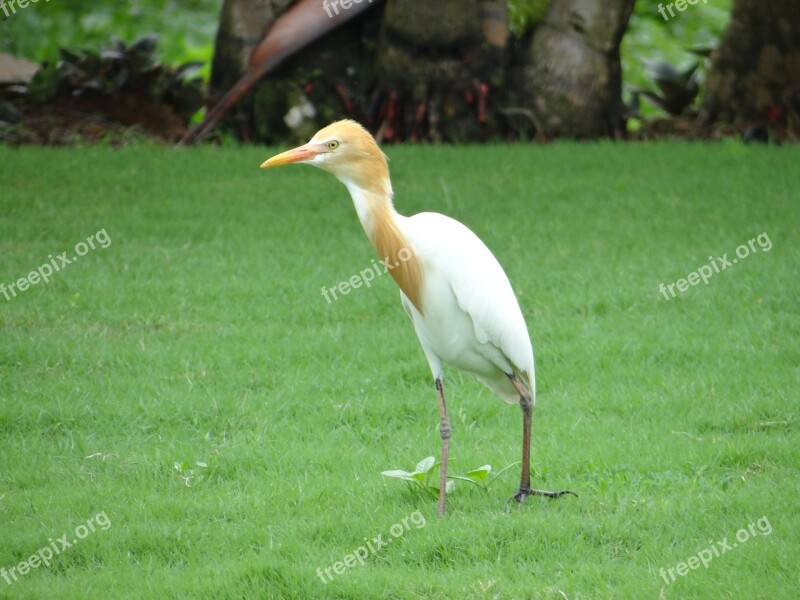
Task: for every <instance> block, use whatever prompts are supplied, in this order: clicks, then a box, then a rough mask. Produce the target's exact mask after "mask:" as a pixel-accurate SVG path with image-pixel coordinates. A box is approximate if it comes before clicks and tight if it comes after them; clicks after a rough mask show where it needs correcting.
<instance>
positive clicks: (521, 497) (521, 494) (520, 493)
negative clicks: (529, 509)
mask: <svg viewBox="0 0 800 600" xmlns="http://www.w3.org/2000/svg"><path fill="white" fill-rule="evenodd" d="M565 494H572V495H573V496H575V497H576V498H577V497H578V494H576V493H575V492H572V491H570V490H561V491H559V492H551V491H549V490H533V489H531V488H529V487H520V488H519V489H518V490H517V493H516V494H514V495H513V496H512V497H511V500H514V501H515V502H516V503H517V504H522V503H523V502H525V498H527V497H528V496H544V497H545V498H561V496H564V495H565Z"/></svg>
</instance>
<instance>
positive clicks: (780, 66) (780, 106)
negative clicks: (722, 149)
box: [701, 0, 800, 129]
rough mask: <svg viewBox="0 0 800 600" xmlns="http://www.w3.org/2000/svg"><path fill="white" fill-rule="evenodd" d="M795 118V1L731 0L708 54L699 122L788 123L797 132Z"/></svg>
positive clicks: (799, 4)
mask: <svg viewBox="0 0 800 600" xmlns="http://www.w3.org/2000/svg"><path fill="white" fill-rule="evenodd" d="M798 116H800V1H798V0H770V2H768V3H765V2H763V1H762V0H735V3H734V5H733V11H732V13H731V23H730V25H729V26H728V29H727V30H726V31H725V33H724V35H723V36H722V40H721V42H720V45H719V48H718V49H717V50H716V52H715V54H714V56H713V62H712V66H711V70H710V72H709V76H708V82H707V89H706V96H705V101H704V102H703V109H702V112H701V120H702V121H703V122H704V123H707V124H708V123H714V122H717V121H727V122H732V123H733V124H734V125H736V126H738V127H740V128H744V127H748V126H751V125H754V124H763V125H771V126H773V127H778V128H784V127H785V126H786V124H787V123H791V122H793V123H794V127H795V129H797V128H798V124H797V123H798ZM790 117H792V118H791V119H790Z"/></svg>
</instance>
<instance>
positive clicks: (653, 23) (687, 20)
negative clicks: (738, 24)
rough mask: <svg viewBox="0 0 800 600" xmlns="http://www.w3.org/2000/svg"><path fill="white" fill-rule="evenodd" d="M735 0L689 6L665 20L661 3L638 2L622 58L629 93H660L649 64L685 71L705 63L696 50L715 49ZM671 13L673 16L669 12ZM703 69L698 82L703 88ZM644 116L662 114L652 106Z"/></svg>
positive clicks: (645, 111) (624, 44)
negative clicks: (638, 89)
mask: <svg viewBox="0 0 800 600" xmlns="http://www.w3.org/2000/svg"><path fill="white" fill-rule="evenodd" d="M730 8H731V0H715V1H714V2H709V3H708V4H705V3H702V2H700V3H698V4H696V5H687V8H686V10H685V11H683V12H675V16H674V17H671V18H670V19H669V20H667V21H665V20H664V18H663V17H662V16H661V14H660V13H659V12H658V2H641V1H639V2H637V3H636V6H635V8H634V11H633V15H632V16H631V20H630V23H629V25H628V30H627V31H626V32H625V36H624V37H623V38H622V46H621V55H622V69H623V80H624V83H625V90H626V93H627V94H630V93H631V92H632V91H633V90H634V89H637V88H644V89H651V90H653V91H655V90H656V87H657V85H656V83H655V82H654V80H653V77H652V74H651V73H650V70H651V69H650V67H648V65H649V64H653V63H657V62H666V63H669V64H670V65H673V67H674V68H675V69H676V70H677V71H681V72H685V71H688V70H690V69H691V68H692V67H693V65H696V64H698V62H700V64H701V66H702V65H703V64H704V63H703V61H702V60H700V59H698V56H697V54H696V53H695V52H693V50H701V51H702V49H706V48H709V47H712V48H713V47H715V46H716V45H717V43H718V40H719V38H720V36H721V34H722V32H723V31H724V29H725V27H726V26H727V24H728V21H729V20H730ZM667 14H669V13H667ZM702 72H703V70H702V69H701V70H700V71H699V72H698V75H699V76H698V78H697V82H698V83H699V84H700V87H701V89H702V77H701V76H700V75H702ZM642 112H643V114H646V115H647V114H650V115H652V114H656V113H659V112H660V111H659V110H658V109H657V108H654V107H652V106H651V105H649V104H646V103H645V104H643V105H642Z"/></svg>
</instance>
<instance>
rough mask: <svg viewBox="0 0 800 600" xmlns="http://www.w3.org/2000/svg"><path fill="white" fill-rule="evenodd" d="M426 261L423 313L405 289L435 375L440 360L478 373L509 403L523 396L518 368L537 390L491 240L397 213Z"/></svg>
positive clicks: (436, 219)
mask: <svg viewBox="0 0 800 600" xmlns="http://www.w3.org/2000/svg"><path fill="white" fill-rule="evenodd" d="M397 219H398V225H399V226H400V230H401V231H402V232H403V234H404V235H405V237H406V239H407V240H408V242H409V244H410V245H411V246H412V248H411V249H412V250H413V252H414V253H415V254H416V255H417V256H418V257H419V258H420V260H421V261H422V266H423V272H424V273H425V278H424V283H423V293H422V306H423V310H424V312H425V314H424V315H422V314H420V312H419V311H418V310H417V309H416V307H414V305H413V304H412V303H411V302H410V301H409V300H408V298H406V296H405V294H403V293H402V292H400V296H401V299H402V302H403V307H404V308H405V309H406V312H407V313H408V315H409V316H410V317H411V320H412V322H413V323H414V329H415V330H416V332H417V337H418V338H419V341H420V344H422V349H423V351H424V352H425V356H426V357H427V359H428V363H429V364H430V367H431V372H432V373H433V377H434V379H440V378H442V377H443V363H444V364H448V365H452V366H453V367H455V368H457V369H459V370H461V371H465V372H467V373H471V374H473V375H474V376H475V377H477V378H478V379H479V380H480V381H482V382H483V383H485V384H486V385H487V386H488V387H489V388H490V389H491V390H492V391H494V392H495V393H496V394H497V395H498V396H500V397H501V398H502V399H503V400H505V401H507V402H518V401H519V393H518V392H517V391H516V389H514V386H513V385H512V384H511V382H510V381H509V379H508V375H507V374H510V373H513V374H515V375H517V377H518V378H519V379H520V380H521V381H522V382H523V383H524V384H525V385H526V387H528V388H529V389H530V390H531V393H532V394H533V395H534V396H535V390H534V386H535V383H534V368H533V349H532V347H531V341H530V338H529V337H528V330H527V327H526V326H525V319H524V317H523V316H522V311H521V310H520V308H519V303H518V302H517V298H516V296H515V295H514V291H513V290H512V289H511V284H510V283H509V281H508V277H506V274H505V272H504V271H503V268H502V267H501V266H500V263H499V262H497V259H496V258H495V257H494V255H493V254H492V253H491V251H490V250H489V249H488V248H487V247H486V245H485V244H484V243H483V242H482V241H481V240H480V238H478V236H476V235H475V234H474V233H473V232H472V231H471V230H470V229H468V228H467V227H466V226H464V225H462V224H461V223H459V222H458V221H456V220H455V219H451V218H450V217H446V216H444V215H440V214H437V213H420V214H417V215H414V216H413V217H403V216H400V215H397Z"/></svg>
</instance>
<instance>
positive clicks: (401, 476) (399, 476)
mask: <svg viewBox="0 0 800 600" xmlns="http://www.w3.org/2000/svg"><path fill="white" fill-rule="evenodd" d="M381 475H385V476H386V477H395V478H397V479H405V480H407V481H413V479H412V478H411V476H412V475H414V473H409V472H407V471H401V470H399V469H396V470H394V471H381Z"/></svg>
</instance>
